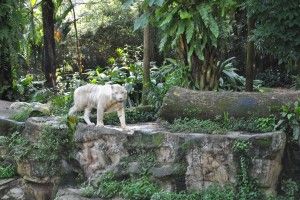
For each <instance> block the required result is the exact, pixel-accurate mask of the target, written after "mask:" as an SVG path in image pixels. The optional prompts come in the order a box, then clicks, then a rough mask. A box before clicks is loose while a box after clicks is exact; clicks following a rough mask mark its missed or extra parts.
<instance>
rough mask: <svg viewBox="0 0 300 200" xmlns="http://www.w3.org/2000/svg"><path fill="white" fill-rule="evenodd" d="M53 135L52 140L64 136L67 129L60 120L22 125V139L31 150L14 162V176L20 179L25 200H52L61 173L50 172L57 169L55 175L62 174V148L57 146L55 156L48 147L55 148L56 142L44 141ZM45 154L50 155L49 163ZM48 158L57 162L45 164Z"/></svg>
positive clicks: (36, 120) (41, 119)
mask: <svg viewBox="0 0 300 200" xmlns="http://www.w3.org/2000/svg"><path fill="white" fill-rule="evenodd" d="M53 134H56V135H55V136H54V137H57V138H64V137H62V136H64V135H67V126H66V125H65V124H64V123H63V122H62V119H61V118H57V117H32V118H29V119H28V120H27V121H26V123H25V129H24V130H23V131H22V133H21V136H22V138H23V139H24V140H26V141H28V145H27V147H28V148H32V147H34V148H32V149H31V150H30V151H28V155H26V157H24V158H22V159H20V160H18V161H17V172H18V174H19V175H20V176H21V177H22V180H23V183H24V186H23V190H24V194H25V197H26V199H35V200H46V199H53V198H54V196H55V193H56V190H57V187H58V183H59V181H60V176H61V173H53V172H52V171H51V170H54V169H53V168H57V170H56V171H57V172H62V168H61V167H62V163H61V161H62V157H61V154H62V148H61V147H60V146H59V145H58V146H56V148H55V149H54V150H55V151H54V152H49V150H51V149H52V147H51V145H57V144H56V141H54V142H55V143H53V144H51V143H50V142H51V141H52V140H49V143H48V141H47V138H48V137H49V138H53ZM57 142H60V141H59V140H58V141H57ZM47 153H50V154H51V155H48V156H49V157H48V158H49V159H47V155H44V154H47ZM40 154H43V155H40ZM51 156H52V157H57V158H58V160H57V162H56V163H52V162H49V163H45V162H46V161H47V160H50V159H51V158H50V157H51ZM52 159H53V158H52ZM53 162H55V161H53ZM47 165H51V166H47ZM49 170H50V171H49Z"/></svg>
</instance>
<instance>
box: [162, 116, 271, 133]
mask: <svg viewBox="0 0 300 200" xmlns="http://www.w3.org/2000/svg"><path fill="white" fill-rule="evenodd" d="M166 126H167V128H169V129H170V130H171V132H188V133H209V134H211V133H213V134H223V133H226V132H227V131H247V132H252V133H255V132H260V133H265V132H270V131H273V130H274V127H275V118H274V117H273V116H271V117H266V118H264V117H261V118H250V119H235V118H227V117H225V118H217V119H216V120H199V119H188V118H184V119H175V120H174V122H173V123H171V124H167V125H166Z"/></svg>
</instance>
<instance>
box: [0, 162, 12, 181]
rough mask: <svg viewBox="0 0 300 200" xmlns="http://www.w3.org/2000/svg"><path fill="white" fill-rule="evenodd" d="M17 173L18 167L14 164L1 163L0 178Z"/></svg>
mask: <svg viewBox="0 0 300 200" xmlns="http://www.w3.org/2000/svg"><path fill="white" fill-rule="evenodd" d="M15 175H16V167H15V166H13V165H12V164H7V165H5V164H1V165H0V179H3V178H11V177H14V176H15Z"/></svg>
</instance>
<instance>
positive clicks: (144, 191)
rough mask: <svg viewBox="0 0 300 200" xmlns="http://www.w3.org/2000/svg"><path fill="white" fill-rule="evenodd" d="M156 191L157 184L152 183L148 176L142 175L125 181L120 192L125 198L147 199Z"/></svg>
mask: <svg viewBox="0 0 300 200" xmlns="http://www.w3.org/2000/svg"><path fill="white" fill-rule="evenodd" d="M156 192H159V188H158V186H157V185H156V184H154V183H152V182H151V181H150V179H149V178H148V177H142V178H140V179H137V180H134V179H133V180H131V181H129V182H127V183H126V182H125V184H124V185H123V188H122V191H121V193H120V194H121V196H122V197H124V198H125V199H131V200H148V199H151V196H152V195H153V194H154V193H156Z"/></svg>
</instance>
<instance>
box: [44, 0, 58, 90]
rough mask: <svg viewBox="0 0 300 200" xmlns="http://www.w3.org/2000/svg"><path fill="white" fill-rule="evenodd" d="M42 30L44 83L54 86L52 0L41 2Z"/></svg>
mask: <svg viewBox="0 0 300 200" xmlns="http://www.w3.org/2000/svg"><path fill="white" fill-rule="evenodd" d="M42 17H43V32H44V63H43V64H44V70H45V71H44V72H45V77H46V84H47V86H49V87H55V81H56V76H55V72H56V66H55V65H56V63H55V40H54V4H53V2H52V0H44V1H43V3H42Z"/></svg>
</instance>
